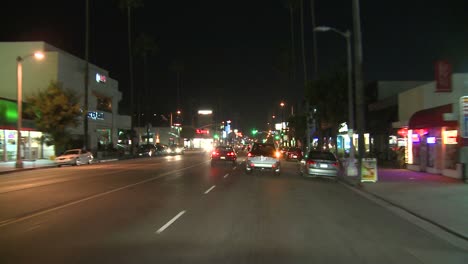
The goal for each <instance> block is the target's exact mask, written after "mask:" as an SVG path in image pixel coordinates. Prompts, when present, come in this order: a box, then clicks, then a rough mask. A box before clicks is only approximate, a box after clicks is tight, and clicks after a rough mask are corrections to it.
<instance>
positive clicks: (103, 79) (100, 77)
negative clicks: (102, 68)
mask: <svg viewBox="0 0 468 264" xmlns="http://www.w3.org/2000/svg"><path fill="white" fill-rule="evenodd" d="M96 82H98V83H105V82H107V78H106V76H105V75H101V74H99V73H96Z"/></svg>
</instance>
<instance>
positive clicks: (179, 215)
mask: <svg viewBox="0 0 468 264" xmlns="http://www.w3.org/2000/svg"><path fill="white" fill-rule="evenodd" d="M183 214H185V210H184V211H180V212H179V213H178V214H177V215H176V216H174V218H172V219H171V220H170V221H169V222H167V223H166V224H165V225H163V226H162V227H161V228H159V229H158V231H156V234H161V233H162V232H163V231H164V230H166V228H168V227H169V226H170V225H172V223H174V222H175V221H176V220H177V219H178V218H179V217H181V216H182V215H183Z"/></svg>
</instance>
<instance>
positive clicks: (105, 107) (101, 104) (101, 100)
mask: <svg viewBox="0 0 468 264" xmlns="http://www.w3.org/2000/svg"><path fill="white" fill-rule="evenodd" d="M96 109H97V110H99V111H104V112H110V113H112V98H110V97H104V96H98V97H97V106H96Z"/></svg>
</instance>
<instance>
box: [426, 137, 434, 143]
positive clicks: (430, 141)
mask: <svg viewBox="0 0 468 264" xmlns="http://www.w3.org/2000/svg"><path fill="white" fill-rule="evenodd" d="M426 142H427V144H435V143H436V138H435V137H428V138H427V139H426Z"/></svg>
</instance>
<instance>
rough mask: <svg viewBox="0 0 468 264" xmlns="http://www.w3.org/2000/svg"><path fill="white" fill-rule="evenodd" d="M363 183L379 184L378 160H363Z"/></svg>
mask: <svg viewBox="0 0 468 264" xmlns="http://www.w3.org/2000/svg"><path fill="white" fill-rule="evenodd" d="M361 182H377V159H375V158H373V159H362V162H361Z"/></svg>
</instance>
